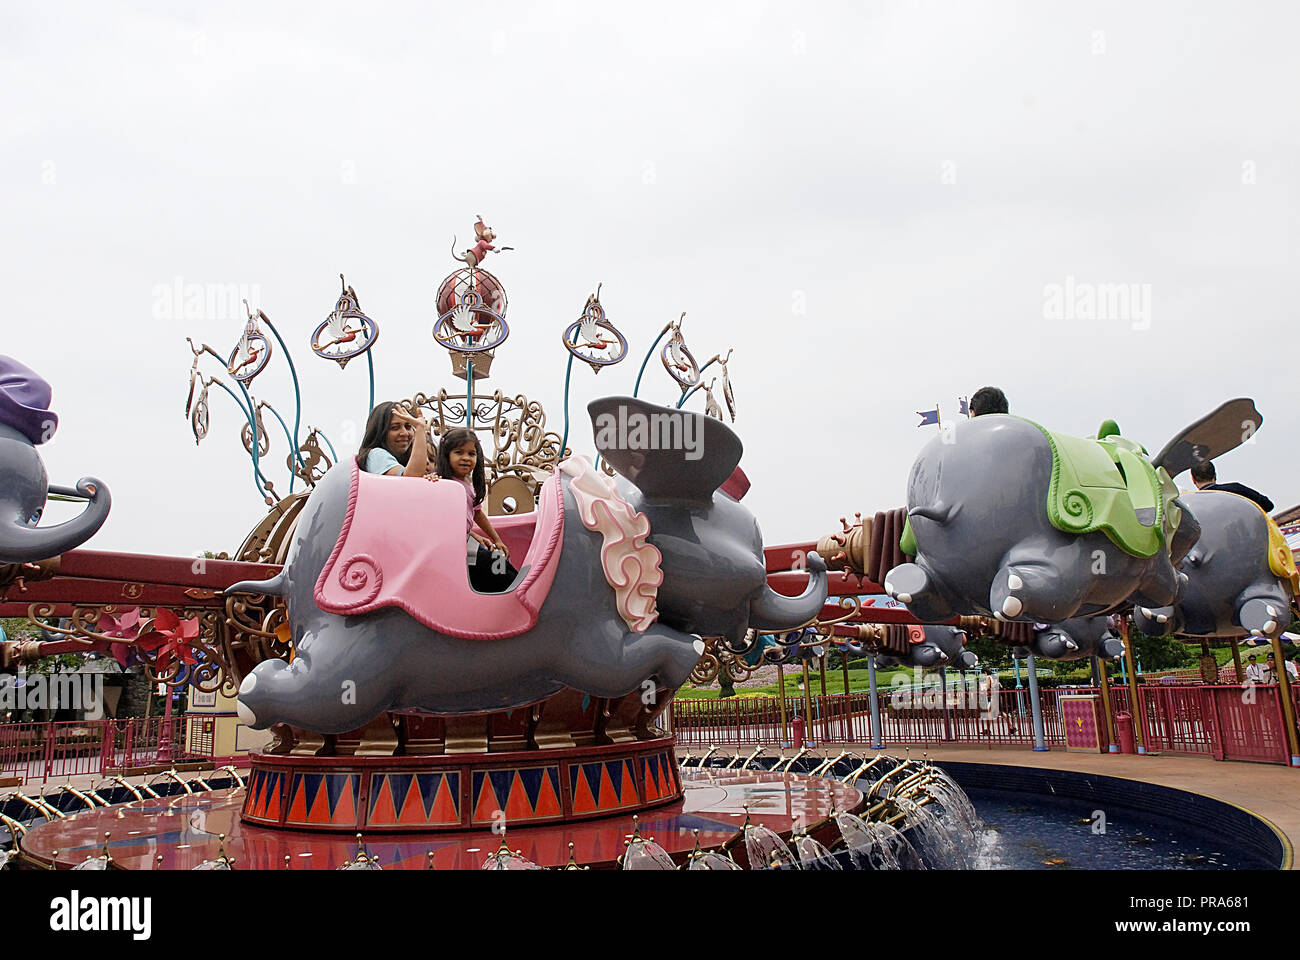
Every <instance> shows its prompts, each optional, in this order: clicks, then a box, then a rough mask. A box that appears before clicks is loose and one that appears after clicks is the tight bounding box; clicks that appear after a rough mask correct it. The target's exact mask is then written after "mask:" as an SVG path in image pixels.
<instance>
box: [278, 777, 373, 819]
mask: <svg viewBox="0 0 1300 960" xmlns="http://www.w3.org/2000/svg"><path fill="white" fill-rule="evenodd" d="M290 776H291V779H290V783H289V811H288V813H287V814H286V815H285V818H284V823H285V826H291V825H292V826H303V827H340V826H348V825H352V826H356V825H358V823H359V817H358V812H359V811H358V810H357V787H358V785H359V783H360V780H361V776H360V774H356V773H309V772H304V773H293V774H291V775H290Z"/></svg>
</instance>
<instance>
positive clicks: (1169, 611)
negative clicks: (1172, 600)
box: [1121, 606, 1178, 650]
mask: <svg viewBox="0 0 1300 960" xmlns="http://www.w3.org/2000/svg"><path fill="white" fill-rule="evenodd" d="M1133 622H1134V623H1136V624H1137V627H1138V629H1139V630H1141V631H1142V632H1143V633H1145V634H1146V635H1147V636H1148V637H1167V636H1169V635H1170V634H1171V633H1173V632H1174V631H1175V630H1177V629H1178V612H1177V611H1176V610H1175V609H1174V608H1173V607H1142V606H1138V607H1134V608H1133ZM1121 650H1122V644H1121Z"/></svg>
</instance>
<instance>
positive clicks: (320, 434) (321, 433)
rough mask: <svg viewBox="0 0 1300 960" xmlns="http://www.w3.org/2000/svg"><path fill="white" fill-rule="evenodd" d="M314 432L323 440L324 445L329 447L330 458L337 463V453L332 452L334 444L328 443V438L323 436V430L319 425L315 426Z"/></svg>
mask: <svg viewBox="0 0 1300 960" xmlns="http://www.w3.org/2000/svg"><path fill="white" fill-rule="evenodd" d="M316 433H317V435H318V436H319V437H320V438H321V439H322V440H324V441H325V446H327V447H329V448H330V459H331V460H333V461H334V462H335V463H338V462H339V455H338V454H337V453H335V452H334V444H332V443H330V438H329V437H327V436H325V431H324V430H322V429H321V428H320V427H317V428H316Z"/></svg>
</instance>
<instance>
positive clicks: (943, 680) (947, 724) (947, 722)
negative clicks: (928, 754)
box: [939, 667, 952, 740]
mask: <svg viewBox="0 0 1300 960" xmlns="http://www.w3.org/2000/svg"><path fill="white" fill-rule="evenodd" d="M939 695H940V696H941V697H943V738H944V740H951V739H952V717H951V716H949V714H948V670H947V668H946V667H940V668H939Z"/></svg>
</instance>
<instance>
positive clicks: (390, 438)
mask: <svg viewBox="0 0 1300 960" xmlns="http://www.w3.org/2000/svg"><path fill="white" fill-rule="evenodd" d="M428 429H429V427H428V424H427V423H426V422H425V421H424V418H423V417H422V416H421V415H420V411H419V410H418V409H417V410H416V411H415V414H414V415H412V414H409V413H407V412H406V411H405V410H404V409H402V407H401V406H400V405H399V404H397V403H394V402H392V401H386V402H384V403H381V404H379V405H378V406H376V407H375V409H374V410H372V411H370V416H369V418H368V419H367V420H366V430H365V434H364V435H363V436H362V438H361V448H360V449H359V450H358V451H357V466H358V467H360V468H361V469H362V470H365V471H366V472H367V473H382V474H384V475H385V476H389V477H422V478H424V479H425V480H431V481H433V480H439V479H443V478H445V479H448V480H455V481H457V482H459V483H461V484H462V485H463V486H464V487H465V532H466V533H467V534H468V535H469V536H471V537H473V538H474V539H475V540H476V541H478V550H477V552H476V554H475V557H474V561H473V563H472V565H471V566H470V570H469V582H470V585H471V586H472V587H473V588H474V589H475V590H478V591H479V592H481V593H499V592H503V591H505V590H508V589H509V588H510V584H512V583H513V582H514V580H515V577H516V576H517V572H516V570H515V568H514V567H513V566H511V565H510V562H509V557H510V550H509V548H508V547H506V545H505V542H504V541H503V540H502V539H501V537H500V536H499V535H498V534H497V532H496V530H495V529H494V528H493V526H492V522H491V521H490V520H488V518H487V514H486V513H484V512H483V510H482V509H481V508H480V507H479V504H481V503H482V502H483V498H484V496H485V495H486V493H487V482H486V480H485V478H484V472H483V448H482V447H481V446H480V445H479V442H478V437H476V436H475V435H474V431H472V430H467V429H466V428H464V427H458V428H456V429H454V430H451V431H449V432H448V433H447V435H446V436H445V437H443V439H442V443H441V444H440V445H439V447H438V451H437V453H436V454H435V456H433V457H430V456H429V448H428ZM475 524H477V525H478V526H479V527H480V528H481V529H482V530H483V531H484V533H486V534H487V536H484V535H483V534H481V533H479V532H478V531H477V530H475V529H474V526H475ZM467 546H468V544H467Z"/></svg>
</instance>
